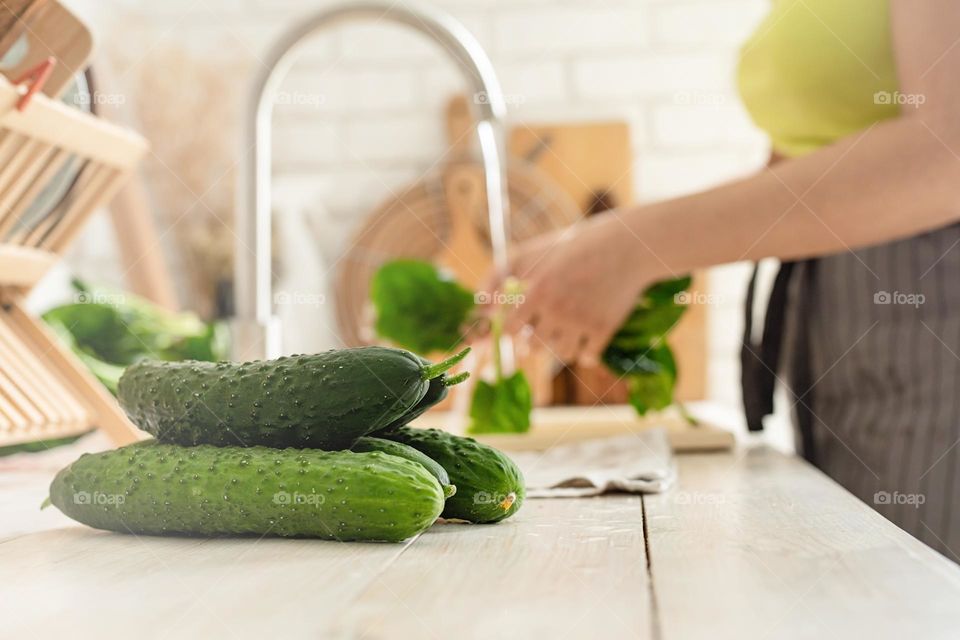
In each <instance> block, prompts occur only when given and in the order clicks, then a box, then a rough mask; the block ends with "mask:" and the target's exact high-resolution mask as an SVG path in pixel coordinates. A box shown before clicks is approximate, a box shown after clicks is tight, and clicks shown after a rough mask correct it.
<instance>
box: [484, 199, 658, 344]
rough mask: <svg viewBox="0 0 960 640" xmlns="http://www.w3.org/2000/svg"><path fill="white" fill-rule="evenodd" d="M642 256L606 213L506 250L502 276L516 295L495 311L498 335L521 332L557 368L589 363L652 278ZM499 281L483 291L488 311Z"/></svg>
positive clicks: (499, 290)
mask: <svg viewBox="0 0 960 640" xmlns="http://www.w3.org/2000/svg"><path fill="white" fill-rule="evenodd" d="M647 254H648V252H647V251H646V250H645V248H644V246H643V244H642V243H641V242H640V241H639V240H638V239H637V238H635V237H634V236H633V235H632V234H631V232H630V230H629V229H627V228H626V227H625V226H624V225H623V224H622V223H621V222H620V221H619V220H618V219H617V218H616V217H615V214H613V213H607V214H602V215H599V216H596V217H594V218H591V219H589V220H586V221H583V222H581V223H579V224H576V225H574V226H572V227H569V228H567V229H562V230H560V231H557V232H554V233H551V234H547V235H545V236H541V237H539V238H536V239H534V240H532V241H529V242H526V243H524V244H522V245H519V246H517V247H515V248H513V250H512V254H511V260H510V269H509V273H510V275H511V276H514V277H516V278H517V279H519V280H520V283H521V287H520V290H521V293H520V295H518V296H517V297H516V298H515V299H513V300H511V299H506V301H507V303H508V304H506V305H503V309H504V311H505V314H506V318H505V325H504V328H505V330H506V331H507V332H508V333H527V332H528V333H529V334H531V338H532V346H533V347H534V348H536V347H538V346H542V347H546V348H547V349H549V350H550V351H551V352H552V353H553V354H554V355H555V356H556V357H557V358H559V359H560V360H562V361H564V362H574V361H578V360H579V361H581V362H593V361H596V359H597V358H598V356H599V355H600V354H601V353H602V352H603V350H604V348H605V347H606V345H607V343H608V342H609V341H610V338H611V337H612V336H613V334H614V333H615V332H616V330H617V329H618V328H619V327H620V324H621V323H622V322H623V320H624V318H626V316H627V314H629V312H630V310H631V309H632V308H633V306H634V304H635V303H636V300H637V296H638V295H639V293H640V292H641V291H642V290H643V288H644V286H645V285H646V284H648V282H649V281H650V280H651V279H652V277H651V276H650V275H648V276H646V277H645V276H644V274H643V273H642V271H644V269H643V267H642V266H641V265H643V264H644V262H645V257H646V255H647ZM651 275H652V274H651ZM503 280H504V278H503V277H502V275H499V274H498V276H495V277H493V278H491V279H490V281H489V284H488V286H487V287H486V288H485V290H484V292H485V293H486V294H487V295H486V299H487V300H489V301H490V307H491V309H490V311H491V312H492V310H493V308H494V307H496V306H497V303H498V302H503V299H501V298H502V294H503V292H504V291H505V287H504V284H503ZM510 302H513V303H514V304H510Z"/></svg>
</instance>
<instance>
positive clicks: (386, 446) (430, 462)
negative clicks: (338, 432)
mask: <svg viewBox="0 0 960 640" xmlns="http://www.w3.org/2000/svg"><path fill="white" fill-rule="evenodd" d="M351 450H352V451H361V452H363V451H379V452H381V453H385V454H387V455H389V456H397V457H399V458H405V459H407V460H410V461H411V462H416V463H417V464H421V465H423V468H424V469H426V470H427V471H429V472H430V475H432V476H433V477H434V478H436V479H437V482H439V483H440V486H441V487H443V495H444V496H446V497H447V498H449V497H450V496H452V495H453V494H455V493H456V492H457V487H456V486H454V485H452V484H450V476H449V475H447V471H446V469H444V468H443V467H441V466H440V463H438V462H437V461H436V460H434V459H432V458H430V457H428V456H427V455H426V454H424V453H422V452H420V451H417V450H416V449H414V448H413V447H411V446H408V445H405V444H403V443H401V442H394V441H393V440H384V439H383V438H373V437H370V436H365V437H363V438H360V439H359V440H357V441H356V442H355V443H354V444H353V447H351Z"/></svg>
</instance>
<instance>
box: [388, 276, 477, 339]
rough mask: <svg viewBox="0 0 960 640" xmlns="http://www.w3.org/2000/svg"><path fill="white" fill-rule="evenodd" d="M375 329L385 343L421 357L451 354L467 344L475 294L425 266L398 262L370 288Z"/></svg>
mask: <svg viewBox="0 0 960 640" xmlns="http://www.w3.org/2000/svg"><path fill="white" fill-rule="evenodd" d="M370 297H371V299H372V301H373V306H374V308H375V310H376V322H375V324H374V328H375V330H376V332H377V335H379V336H380V337H382V338H386V339H387V340H390V341H392V342H393V343H394V344H396V345H397V346H400V347H403V348H404V349H409V350H411V351H414V352H416V353H430V352H433V351H450V350H451V349H453V348H454V347H456V346H457V345H458V344H460V342H461V341H462V340H463V334H462V332H461V330H462V327H463V325H464V323H465V322H466V321H467V318H468V317H469V315H470V312H471V311H473V308H474V297H473V293H471V292H470V291H469V290H467V289H465V288H464V287H462V286H460V284H458V283H457V282H456V281H455V280H453V279H451V278H449V277H447V276H445V275H444V274H442V273H441V272H440V271H439V270H438V269H437V268H436V267H434V266H433V265H432V264H430V263H428V262H423V261H420V260H405V259H404V260H393V261H391V262H387V263H385V264H384V265H383V266H381V267H380V269H378V270H377V272H376V274H374V276H373V281H372V282H371V285H370Z"/></svg>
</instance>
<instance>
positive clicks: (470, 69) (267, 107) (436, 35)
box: [232, 0, 510, 360]
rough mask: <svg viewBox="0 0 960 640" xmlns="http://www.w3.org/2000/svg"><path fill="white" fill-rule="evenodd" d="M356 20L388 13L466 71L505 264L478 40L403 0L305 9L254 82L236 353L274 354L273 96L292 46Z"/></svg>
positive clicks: (491, 91)
mask: <svg viewBox="0 0 960 640" xmlns="http://www.w3.org/2000/svg"><path fill="white" fill-rule="evenodd" d="M356 20H372V21H380V20H386V21H389V22H394V23H398V24H402V25H405V26H408V27H411V28H412V29H414V30H415V31H419V32H420V33H422V34H423V35H425V36H427V37H428V38H431V39H433V40H434V41H436V42H437V43H439V44H440V45H441V46H442V47H443V48H444V49H446V50H447V52H448V53H449V54H450V55H451V57H452V58H453V60H454V62H456V63H457V64H458V66H459V67H460V69H461V70H462V71H463V72H464V73H465V74H466V76H467V79H468V81H469V83H470V87H471V89H472V90H473V92H474V101H473V102H474V104H475V105H476V109H477V125H476V128H477V136H478V138H479V142H480V152H481V154H482V158H483V167H484V171H485V174H486V177H485V181H486V192H487V213H488V216H489V220H490V237H491V244H492V249H493V261H494V265H495V266H496V267H497V268H499V269H502V270H505V269H506V266H507V238H508V237H509V234H508V225H509V217H510V216H509V210H508V203H509V201H508V200H507V195H506V194H507V184H506V166H505V158H506V155H505V149H506V145H505V142H504V131H503V118H504V115H505V113H506V105H505V103H504V98H503V93H502V91H501V89H500V83H499V82H498V81H497V78H496V75H495V74H494V71H493V65H492V64H491V62H490V59H489V58H488V57H487V54H486V53H485V52H484V51H483V49H482V48H481V46H480V43H478V42H477V40H476V39H475V38H474V37H473V35H472V34H471V33H470V32H469V31H467V29H466V28H465V27H464V26H463V25H462V24H461V23H460V22H458V21H457V20H455V19H454V18H453V17H452V16H450V15H449V14H447V13H444V12H442V11H438V10H436V9H433V8H429V7H416V8H414V7H412V6H409V4H407V3H404V2H402V1H401V2H378V1H375V0H374V1H370V2H348V3H344V4H342V5H339V6H336V7H333V8H331V9H328V10H325V11H322V12H320V13H317V14H315V15H313V16H311V17H308V18H306V19H304V20H303V21H302V23H301V24H298V25H297V26H296V27H294V28H293V29H291V30H290V31H288V32H287V33H286V34H284V35H283V36H282V37H281V38H280V39H279V40H278V41H277V43H276V44H275V45H274V46H273V48H272V49H271V51H270V53H269V55H268V56H267V58H266V61H265V65H266V69H265V71H264V72H262V73H261V74H260V75H259V77H258V78H257V81H256V84H255V85H254V89H253V93H252V94H251V101H250V104H249V107H248V108H249V113H248V120H247V129H246V131H245V139H246V143H247V144H246V145H245V147H244V148H247V149H250V151H249V153H248V154H247V157H246V159H245V165H244V170H243V173H242V176H241V181H240V182H241V183H240V189H241V192H240V200H239V205H240V206H239V211H238V215H237V228H236V235H237V242H236V255H235V257H234V261H235V266H234V299H235V303H236V318H235V319H234V321H233V326H232V343H233V357H234V359H236V360H254V359H261V358H274V357H277V356H278V355H280V349H281V343H280V327H279V326H278V322H277V318H276V317H275V316H274V315H273V300H272V295H271V268H270V266H271V218H272V215H271V214H272V212H271V194H270V187H271V181H272V177H271V158H270V151H271V147H270V142H271V136H272V122H271V118H272V115H273V103H274V96H275V93H276V90H277V87H278V86H279V84H280V82H281V80H282V79H283V77H284V76H285V75H286V73H287V71H288V70H289V68H290V67H291V65H292V64H293V62H294V60H295V57H296V56H295V55H294V53H295V48H296V46H297V45H299V44H300V43H302V42H303V41H304V40H306V39H307V37H309V36H311V35H313V34H314V33H316V32H317V31H319V30H320V29H322V28H325V27H330V26H334V25H337V24H342V23H345V22H351V21H356Z"/></svg>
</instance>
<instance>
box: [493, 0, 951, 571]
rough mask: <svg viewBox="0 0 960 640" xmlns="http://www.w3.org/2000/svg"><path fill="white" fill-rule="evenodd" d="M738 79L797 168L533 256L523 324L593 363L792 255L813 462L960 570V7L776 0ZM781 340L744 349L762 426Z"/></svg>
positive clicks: (523, 272)
mask: <svg viewBox="0 0 960 640" xmlns="http://www.w3.org/2000/svg"><path fill="white" fill-rule="evenodd" d="M739 85H740V90H741V93H742V97H743V99H744V101H745V103H746V105H747V108H748V110H749V111H750V112H751V114H752V116H753V118H754V119H755V121H756V122H757V124H758V125H759V126H760V127H762V128H763V129H765V130H766V131H767V132H768V133H769V135H770V137H771V140H772V146H773V149H774V156H775V157H776V158H777V159H778V160H779V161H778V162H776V163H774V164H772V165H771V167H770V168H768V169H767V170H765V171H763V172H761V173H759V174H757V175H754V176H752V177H749V178H747V179H744V180H740V181H738V182H734V183H731V184H727V185H725V186H722V187H719V188H716V189H712V190H709V191H705V192H703V193H698V194H695V195H691V196H688V197H683V198H678V199H675V200H669V201H665V202H660V203H656V204H652V205H648V206H640V207H635V208H628V209H623V210H620V211H616V212H613V213H611V214H609V215H602V216H597V217H595V218H592V219H590V220H588V221H585V222H583V223H582V224H581V225H579V226H577V227H576V228H575V230H573V231H572V232H571V231H568V232H567V233H561V234H559V235H556V236H553V237H546V238H541V239H538V240H537V241H535V242H533V243H530V244H527V245H524V246H522V247H518V248H517V250H516V251H515V252H514V255H513V260H512V268H511V271H512V272H513V273H514V274H516V275H517V276H519V277H520V278H521V279H522V280H523V281H524V282H525V283H526V289H525V293H526V302H525V303H524V304H523V305H521V306H520V307H518V308H516V309H515V310H513V311H512V312H511V315H510V316H509V318H508V321H507V327H508V329H509V330H510V331H513V332H517V331H519V330H520V329H522V328H524V327H527V330H528V331H532V333H533V335H534V342H542V343H543V344H545V345H546V346H547V347H548V348H550V349H551V350H553V351H554V352H555V353H556V354H557V355H558V356H559V357H560V358H562V359H564V360H566V361H573V360H581V361H584V360H586V361H590V360H593V359H595V358H596V357H597V355H598V354H599V353H600V352H601V351H602V350H603V347H604V346H605V345H606V343H607V341H608V340H609V338H610V337H611V335H612V334H613V332H614V331H615V330H616V328H617V327H618V325H619V324H620V323H621V322H622V321H623V319H624V318H625V317H626V315H627V313H628V312H629V310H630V309H631V307H632V306H633V304H634V301H635V300H636V298H637V295H638V294H639V293H640V292H641V291H642V290H643V289H644V288H645V287H646V286H647V285H649V284H650V283H652V282H654V281H656V280H660V279H663V278H667V277H671V276H675V275H677V274H683V273H687V272H690V271H692V270H695V269H701V268H704V267H708V266H711V265H717V264H721V263H727V262H734V261H738V260H759V259H761V258H766V257H777V258H780V259H781V260H783V261H784V262H785V263H786V266H785V268H784V269H783V270H782V272H781V275H780V277H779V278H778V285H777V287H775V293H776V295H775V296H774V298H775V299H772V300H771V306H770V311H769V314H770V315H771V316H772V318H770V319H772V320H776V316H777V315H779V314H780V312H781V311H782V307H781V305H782V304H783V303H784V300H786V310H787V313H786V320H787V326H788V337H787V340H786V342H785V344H784V345H783V347H784V349H785V354H784V355H785V356H786V357H787V361H788V362H789V364H790V366H789V370H790V376H789V378H790V381H791V383H792V391H793V393H794V404H795V408H796V409H797V417H798V423H799V424H798V426H799V428H800V433H801V436H802V437H801V438H800V445H801V450H802V452H803V454H804V455H805V456H806V457H807V458H808V459H810V460H811V461H812V462H813V463H814V464H816V465H817V466H819V467H820V468H821V469H823V470H824V471H825V472H826V473H827V474H829V475H830V476H832V477H833V478H835V479H836V480H837V481H838V482H840V483H841V484H843V485H844V486H845V487H847V488H848V489H849V490H850V491H852V492H853V493H855V494H856V495H857V496H859V497H860V498H861V499H863V500H864V501H866V502H867V503H869V504H871V505H873V506H875V507H876V508H877V509H878V510H879V511H881V512H882V513H883V514H884V515H886V516H887V517H889V518H891V519H892V520H893V521H894V522H896V523H897V524H899V525H900V526H902V527H903V528H904V529H906V530H908V531H909V532H911V533H913V534H914V535H915V536H917V537H918V538H920V539H921V540H923V541H925V542H927V543H928V544H930V545H931V546H933V547H934V548H936V549H938V550H940V551H941V552H942V553H944V554H945V555H948V556H949V557H951V558H953V559H955V560H958V561H960V505H957V506H956V507H955V506H954V504H953V503H954V501H955V500H958V499H960V445H958V443H960V225H958V224H957V223H958V222H960V5H958V4H957V3H956V1H955V0H891V1H890V2H889V3H888V2H884V1H882V0H843V1H838V0H774V3H773V10H772V13H771V14H770V16H769V18H768V19H767V20H766V21H765V22H764V23H763V24H762V25H761V26H760V28H759V29H758V31H757V33H756V35H755V36H753V38H752V39H751V40H750V41H749V42H748V43H747V44H746V46H745V47H744V49H743V51H742V58H741V62H740V69H739ZM787 282H789V286H790V295H789V296H787V295H785V293H784V292H785V288H784V285H785V284H786V283H787ZM765 334H766V338H767V340H766V344H765V345H764V346H763V350H762V351H759V350H758V349H757V348H756V347H753V346H751V345H747V346H746V347H745V353H746V354H747V355H748V356H749V357H748V358H747V364H748V367H747V369H745V371H744V374H745V381H746V382H748V383H749V385H750V388H748V389H747V391H748V392H749V395H748V396H747V400H748V402H747V407H748V409H749V413H750V414H751V416H750V418H751V423H752V426H754V427H756V426H757V423H758V422H759V417H760V415H758V414H762V413H763V412H764V411H763V410H764V407H763V405H764V402H765V400H766V399H765V398H764V397H762V396H757V395H756V393H757V392H758V389H757V388H756V386H757V384H759V385H760V388H759V391H760V392H769V389H767V390H764V389H763V388H762V385H763V384H764V381H763V379H762V378H763V377H764V374H765V375H766V376H767V377H770V378H772V375H773V374H772V372H771V371H770V369H773V368H774V367H775V365H776V362H777V357H776V356H777V352H778V349H779V347H780V343H779V341H778V340H776V338H777V337H778V331H777V327H776V326H773V325H771V326H768V327H767V330H766V332H765ZM758 407H759V409H760V411H759V412H758Z"/></svg>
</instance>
